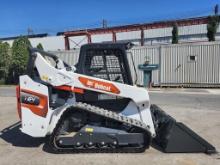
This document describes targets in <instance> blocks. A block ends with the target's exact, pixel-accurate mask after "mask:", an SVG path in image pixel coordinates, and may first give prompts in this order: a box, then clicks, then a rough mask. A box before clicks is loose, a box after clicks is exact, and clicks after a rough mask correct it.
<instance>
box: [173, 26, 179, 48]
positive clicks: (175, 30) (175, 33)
mask: <svg viewBox="0 0 220 165" xmlns="http://www.w3.org/2000/svg"><path fill="white" fill-rule="evenodd" d="M178 42H179V35H178V26H177V24H176V23H175V24H174V25H173V30H172V44H178Z"/></svg>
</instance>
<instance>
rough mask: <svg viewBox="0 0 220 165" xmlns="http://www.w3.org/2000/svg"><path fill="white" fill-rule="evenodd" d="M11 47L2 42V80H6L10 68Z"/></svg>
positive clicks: (0, 76) (0, 58)
mask: <svg viewBox="0 0 220 165" xmlns="http://www.w3.org/2000/svg"><path fill="white" fill-rule="evenodd" d="M10 59H11V56H10V45H9V44H8V43H7V42H4V43H2V42H0V79H4V80H6V78H7V75H8V70H9V66H10V61H11V60H10Z"/></svg>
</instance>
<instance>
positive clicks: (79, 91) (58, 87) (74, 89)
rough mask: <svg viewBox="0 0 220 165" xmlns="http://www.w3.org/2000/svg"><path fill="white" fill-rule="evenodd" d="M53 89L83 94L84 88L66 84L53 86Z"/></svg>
mask: <svg viewBox="0 0 220 165" xmlns="http://www.w3.org/2000/svg"><path fill="white" fill-rule="evenodd" d="M54 88H55V89H59V90H63V91H69V92H74V93H80V94H83V93H84V90H83V89H80V88H76V87H71V86H67V85H62V86H56V87H54Z"/></svg>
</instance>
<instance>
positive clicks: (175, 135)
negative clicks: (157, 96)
mask: <svg viewBox="0 0 220 165" xmlns="http://www.w3.org/2000/svg"><path fill="white" fill-rule="evenodd" d="M151 114H152V118H153V121H154V126H155V130H156V134H157V135H156V137H155V138H154V139H153V141H152V144H151V146H152V147H154V148H156V149H159V150H160V151H163V152H166V153H199V152H203V153H207V154H212V153H216V149H215V147H214V146H213V145H211V144H210V143H209V142H207V141H206V140H205V139H203V138H202V137H200V136H199V135H198V134H196V133H195V132H194V131H193V130H191V129H190V128H189V127H187V126H186V125H185V124H183V123H180V122H177V121H176V120H175V119H174V118H172V117H171V116H169V115H167V114H166V113H165V112H164V111H163V110H162V109H161V108H159V107H158V106H157V105H151Z"/></svg>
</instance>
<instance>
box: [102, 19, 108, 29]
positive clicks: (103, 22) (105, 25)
mask: <svg viewBox="0 0 220 165" xmlns="http://www.w3.org/2000/svg"><path fill="white" fill-rule="evenodd" d="M102 28H107V20H106V19H103V20H102Z"/></svg>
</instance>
